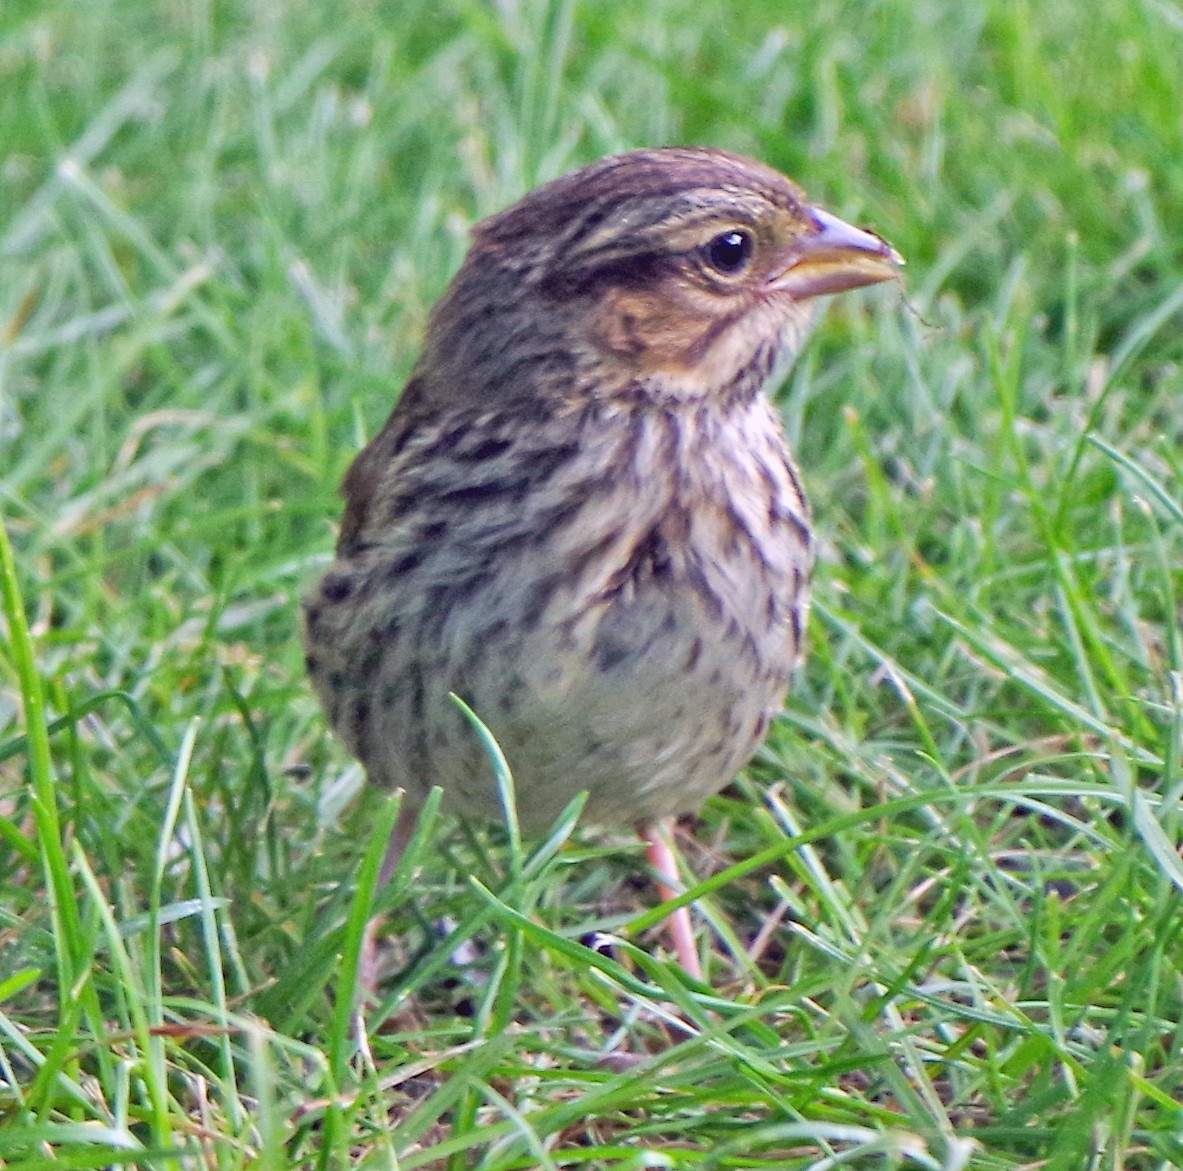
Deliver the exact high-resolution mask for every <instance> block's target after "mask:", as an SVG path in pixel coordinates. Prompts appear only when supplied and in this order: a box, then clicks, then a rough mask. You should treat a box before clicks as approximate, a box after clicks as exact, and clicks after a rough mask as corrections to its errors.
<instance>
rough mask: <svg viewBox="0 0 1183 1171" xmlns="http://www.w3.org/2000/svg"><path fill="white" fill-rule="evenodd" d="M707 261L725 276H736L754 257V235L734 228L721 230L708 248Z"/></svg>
mask: <svg viewBox="0 0 1183 1171" xmlns="http://www.w3.org/2000/svg"><path fill="white" fill-rule="evenodd" d="M706 257H707V263H708V264H709V265H710V266H711V268H713V269H714V270H715V271H716V272H719V273H722V274H723V275H724V276H735V275H736V274H737V273H740V272H742V271H743V270H744V269H745V268H747V266H748V261H749V260H751V259H752V237H751V234H750V233H749V232H741V231H738V230H732V231H730V232H720V233H719V235H717V236H716V237H715V238H714V239H713V240H712V241H711V242H710V243H709V244H708V245H707V248H706Z"/></svg>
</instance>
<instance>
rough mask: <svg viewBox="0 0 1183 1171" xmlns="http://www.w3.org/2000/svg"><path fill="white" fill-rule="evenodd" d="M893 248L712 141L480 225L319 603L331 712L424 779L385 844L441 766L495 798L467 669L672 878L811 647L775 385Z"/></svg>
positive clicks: (357, 494) (681, 947) (508, 723)
mask: <svg viewBox="0 0 1183 1171" xmlns="http://www.w3.org/2000/svg"><path fill="white" fill-rule="evenodd" d="M900 263H902V262H901V260H900V258H899V256H898V255H897V254H896V253H895V252H894V251H893V250H892V248H891V247H890V246H889V245H888V244H886V243H885V242H884V241H883V240H882V239H880V238H879V237H878V236H875V235H873V234H871V233H870V232H865V231H861V230H859V229H857V228H854V227H851V226H850V225H848V224H846V223H844V222H842V221H841V220H839V219H837V218H835V217H834V216H832V215H829V214H828V213H826V212H824V211H822V210H820V209H819V208H816V207H813V206H811V205H810V204H809V203H807V202H806V199H805V196H804V194H803V193H802V191H801V190H800V189H799V188H798V187H797V186H796V185H795V184H793V183H792V182H790V181H789V180H788V179H786V178H785V177H784V176H783V175H781V174H779V173H778V172H776V171H774V170H772V169H770V168H769V167H767V166H764V165H763V164H761V163H758V162H755V161H753V160H751V159H745V158H740V157H738V156H735V155H731V154H725V153H724V152H722V151H717V150H705V149H690V148H685V149H684V148H668V149H659V150H640V151H634V152H632V153H629V154H623V155H620V156H617V157H614V158H607V159H603V160H601V161H600V162H597V163H593V164H591V165H590V166H587V167H584V168H582V169H581V170H578V171H575V172H573V173H572V174H569V175H566V176H564V177H562V178H560V179H556V180H555V181H553V182H551V183H547V184H545V185H544V186H542V187H539V188H538V189H537V190H535V191H532V192H531V193H530V194H528V195H527V196H525V198H524V199H522V200H521V201H520V202H519V203H517V204H515V205H514V206H513V207H511V208H509V209H508V210H507V211H503V212H501V213H500V214H498V215H495V216H493V217H491V218H490V219H487V220H485V221H484V222H482V223H480V224H478V225H477V227H476V229H475V231H474V233H473V241H472V246H471V248H470V249H469V252H468V255H467V257H466V259H465V261H464V264H463V266H462V267H461V269H460V271H459V272H458V273H457V274H456V276H455V278H454V279H453V281H452V283H451V285H450V287H449V288H448V290H447V292H446V293H445V294H444V297H443V298H442V300H441V301H440V302H439V304H438V305H437V306H436V307H435V310H434V312H433V313H432V315H431V319H430V323H429V325H428V328H427V336H426V342H425V345H424V349H423V353H422V355H421V357H420V358H419V361H418V364H417V365H416V366H415V368H414V371H413V372H412V375H411V378H410V381H409V382H408V383H407V385H406V387H405V388H404V390H403V392H402V395H401V397H400V398H399V400H398V403H397V405H396V406H395V408H394V411H393V412H392V414H391V415H390V418H389V420H388V421H387V423H386V425H385V427H383V429H382V431H381V432H380V433H379V434H378V435H377V436H376V437H375V438H374V439H373V440H372V441H371V442H370V443H369V445H368V446H367V447H366V448H365V449H364V450H363V451H362V452H361V454H360V455H358V457H357V459H356V460H355V461H354V463H353V466H352V467H351V468H350V469H349V473H348V475H347V476H346V477H345V482H344V486H343V492H344V495H345V498H346V502H347V505H346V510H345V516H344V520H343V522H342V525H341V532H340V539H339V541H338V544H337V556H336V561H335V563H334V564H333V566H332V567H331V568H330V570H329V571H328V573H326V574H325V576H324V578H323V579H322V580H321V582H320V584H319V585H318V586H317V588H316V589H315V591H314V592H313V593H312V595H311V596H310V597H309V598H308V599H307V601H306V603H305V607H304V621H305V641H306V646H307V652H308V659H307V662H308V671H309V674H310V675H311V677H312V680H313V682H314V684H315V686H316V690H317V692H318V694H319V696H320V700H321V702H322V704H323V706H324V709H325V711H326V713H327V714H328V717H329V720H330V722H331V723H332V725H333V727H334V728H335V729H336V731H337V733H338V735H339V736H340V737H341V738H342V740H344V742H345V744H346V745H347V746H348V748H349V750H350V751H351V752H353V753H354V754H355V755H356V756H357V757H358V758H359V759H360V760H361V761H362V763H363V764H364V765H365V768H366V771H367V774H368V776H369V779H370V780H371V781H372V782H374V783H375V784H379V785H383V786H386V787H396V786H397V787H401V788H403V789H405V790H406V799H405V804H404V812H403V815H402V818H401V820H400V824H399V828H398V829H397V830H396V833H395V837H394V840H393V842H392V846H391V851H390V854H389V856H388V871H389V867H390V866H391V865H392V864H393V862H394V861H395V860H396V858H397V855H398V851H399V850H400V849H401V848H402V847H403V846H404V845H405V843H406V840H407V838H408V836H409V832H410V829H411V828H412V827H413V824H414V818H415V815H416V812H417V810H418V808H419V807H420V806H421V803H422V801H423V800H424V798H425V797H426V795H427V793H428V792H429V790H430V788H431V787H432V786H433V785H437V784H438V785H441V786H443V787H444V790H445V805H446V807H450V808H451V809H453V810H454V811H456V812H458V813H460V814H462V815H464V816H466V817H497V816H498V815H499V812H500V808H499V804H498V796H497V789H496V786H495V784H494V780H493V770H492V767H491V765H490V762H489V760H488V757H487V755H486V752H485V750H484V748H483V747H482V746H481V744H480V742H479V741H478V739H477V736H476V735H475V733H474V731H473V729H472V727H471V725H470V723H469V722H468V721H467V719H466V718H465V716H464V715H463V714H462V712H461V711H460V710H459V709H458V707H457V705H456V703H455V702H454V701H453V699H452V698H451V697H450V694H449V693H452V692H454V693H456V694H457V695H459V696H462V697H463V698H464V699H465V700H466V702H467V703H468V704H469V706H470V707H471V708H472V709H473V711H475V713H476V714H477V715H478V716H479V717H480V719H481V720H482V721H483V722H484V723H485V724H486V725H487V726H488V728H489V729H490V730H491V731H492V733H493V734H494V736H495V737H496V739H497V741H498V742H499V744H500V745H501V748H502V749H503V751H504V753H505V756H506V758H507V760H508V762H509V765H510V768H511V771H512V774H513V777H514V782H515V788H516V793H517V799H518V804H519V814H520V817H521V821H522V825H523V827H524V828H525V829H527V830H529V829H531V828H533V829H538V828H542V827H545V826H547V825H548V824H549V823H550V822H551V821H552V820H553V819H554V818H555V816H556V815H557V814H558V813H559V812H560V811H561V810H562V809H563V808H564V806H565V805H566V804H567V803H568V802H569V801H570V800H571V799H572V798H573V797H574V796H575V795H576V794H577V793H580V792H581V791H586V792H587V794H588V802H587V807H586V817H587V819H588V820H590V821H593V822H598V823H621V822H625V823H627V822H638V823H640V824H641V826H642V827H643V832H644V834H645V836H646V838H647V839H648V841H649V842H650V846H651V855H650V856H651V859H652V860H653V862H654V865H655V866H656V867H657V869H658V871H659V872H660V873H662V874H664V875H665V877H666V878H667V879H668V881H669V882H671V883H676V881H677V875H676V870H675V869H674V864H673V858H672V855H670V854H669V851H668V840H667V837H666V834H665V832H664V831H663V827H662V826H661V824H659V823H661V822H662V821H663V819H668V818H670V817H671V816H672V815H674V814H677V813H679V812H682V811H687V810H693V809H695V808H696V807H697V806H698V805H699V804H700V803H701V802H702V801H703V800H704V799H705V798H707V797H709V796H710V795H711V794H713V793H715V792H716V791H718V790H719V789H721V788H722V787H723V786H724V785H726V784H727V783H728V782H729V781H730V780H731V779H732V778H733V777H734V776H735V774H736V772H737V771H738V770H739V769H740V768H741V767H742V766H743V765H744V764H745V763H746V762H747V760H748V759H749V758H750V757H751V755H752V753H753V751H754V750H755V749H756V747H757V746H758V745H759V744H760V742H761V741H762V740H763V739H764V736H765V734H766V733H767V731H768V726H769V722H770V721H771V720H772V718H773V717H774V716H775V715H776V714H777V712H778V711H779V710H780V708H781V705H782V703H783V701H784V698H785V693H786V690H787V689H788V686H789V681H790V678H791V677H792V674H793V670H794V668H795V667H796V665H797V663H798V662H799V660H800V658H801V654H802V649H803V645H802V644H803V633H804V628H805V618H806V611H807V607H808V602H809V578H810V568H811V563H812V535H811V530H810V515H809V507H808V505H807V503H806V500H805V496H804V493H803V492H802V489H801V481H800V477H799V476H798V473H797V470H796V468H795V466H794V463H793V459H792V456H791V454H790V452H789V449H788V446H787V443H786V441H785V436H784V433H783V430H782V427H781V422H780V419H779V417H778V415H777V412H776V410H775V409H774V407H773V406H772V404H771V403H770V402H769V400H768V399H767V398H766V397H765V395H764V394H763V390H762V388H763V386H764V383H765V382H766V380H767V379H768V377H769V375H770V374H771V372H772V371H773V369H774V367H776V366H777V365H778V361H779V360H784V359H791V358H792V357H793V356H794V355H795V354H796V352H797V350H798V349H799V347H800V345H801V343H802V340H803V339H804V337H805V335H806V332H807V328H808V325H809V322H810V319H811V317H812V315H813V301H814V298H815V297H817V296H819V295H822V294H829V293H838V292H842V291H843V290H846V289H853V288H858V287H859V286H862V285H869V284H873V283H875V282H878V281H885V280H890V279H891V278H892V277H893V276H895V275H896V272H897V269H898V266H899V264H900ZM664 889H665V888H664V887H663V890H664ZM678 930H680V932H681V936H680V938H679V939H678V940H677V949H678V953H679V958H680V959H681V961H682V963H683V964H684V966H686V967H687V968H688V969H689V970H690V971H691V972H693V973H697V972H698V970H699V969H698V961H697V955H696V952H695V949H694V945H693V939H692V937H690V935H689V927H688V920H687V919H685V918H684V917H683V919H682V920H681V922H680V925H679V927H678Z"/></svg>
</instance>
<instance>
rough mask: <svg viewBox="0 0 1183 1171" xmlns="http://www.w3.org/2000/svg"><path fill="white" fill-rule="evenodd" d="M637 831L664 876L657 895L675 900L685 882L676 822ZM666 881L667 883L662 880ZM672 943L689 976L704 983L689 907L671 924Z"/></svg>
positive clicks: (647, 825)
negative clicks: (676, 848) (681, 875)
mask: <svg viewBox="0 0 1183 1171" xmlns="http://www.w3.org/2000/svg"><path fill="white" fill-rule="evenodd" d="M638 832H639V833H640V835H641V837H642V838H644V839H645V842H646V843H647V844H648V847H649V848H648V850H647V851H646V853H647V855H648V858H649V865H650V866H652V867H653V869H654V870H656V871H657V873H658V874H659V875H660V876H661V877H660V878H659V879H658V880H657V893H658V895H659V896H660V897H661V899H662V900H663V901H665V900H667V899H672V898H676V897H677V896H678V895H679V894H680V893H681V891H680V889H679V887H681V885H682V882H681V879H680V878H679V876H678V860H677V857H676V856H675V854H674V847H673V835H674V819H673V818H672V817H663V818H661V819H659V820H658V821H650V822H645V823H643V824H642V825H641V826H640V827H639V830H638ZM662 879H666V880H667V881H664V882H663V881H662ZM668 931H669V940H670V943H671V945H672V946H673V949H674V955H676V956H677V957H678V963H680V964H681V965H682V967H683V968H684V969H685V971H686V972H687V974H689V975H690V976H693V977H694V979H696V980H701V979H702V978H703V977H702V964H700V963H699V961H698V950H697V948H696V947H695V946H694V931H693V928H692V927H691V925H690V908H689V907H679V908H678V909H677V910H676V911H674V912H673V913H672V914H671V915H670V917H669V921H668Z"/></svg>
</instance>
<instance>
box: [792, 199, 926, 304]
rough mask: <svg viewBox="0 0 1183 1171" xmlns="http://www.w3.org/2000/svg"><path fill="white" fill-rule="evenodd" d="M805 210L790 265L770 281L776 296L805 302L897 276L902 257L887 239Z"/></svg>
mask: <svg viewBox="0 0 1183 1171" xmlns="http://www.w3.org/2000/svg"><path fill="white" fill-rule="evenodd" d="M806 211H807V212H808V214H809V219H810V221H811V226H810V227H809V228H807V229H806V230H805V231H804V232H802V233H801V235H800V236H798V237H797V239H796V240H795V241H794V242H793V245H792V248H791V250H790V252H789V258H788V260H789V262H788V264H787V265H785V267H784V268H783V269H782V270H781V272H779V273H778V274H777V275H776V276H775V277H773V278H772V281H771V282H770V284H771V287H772V288H773V289H775V290H776V291H777V292H782V293H788V294H790V295H791V296H793V297H796V298H797V299H798V300H803V299H804V298H806V297H822V296H827V295H829V294H831V293H844V292H846V290H847V289H860V288H862V287H863V286H864V285H874V284H878V283H879V282H880V281H890V280H894V279H895V277H896V276H898V274H899V270H900V267H901V266H902V265H903V263H904V258H903V257H902V256H901V255H900V254H899V253H898V252H897V251H896V250H895V249H894V248H893V247H892V246H891V245H890V244H889V243H888V242H887V241H886V240H884V239H882V238H881V237H879V236H876V235H875V234H874V233H873V232H865V231H863V229H862V228H856V227H853V226H851V225H850V224H848V223H846V221H845V220H840V219H839V218H838V217H837V216H833V215H830V213H829V212H828V211H822V210H821V208H819V207H810V208H806Z"/></svg>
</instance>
